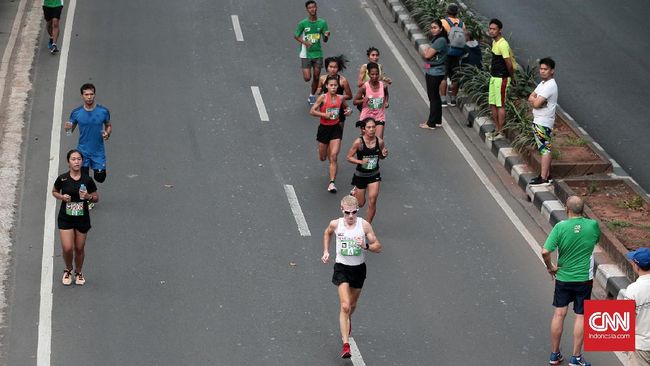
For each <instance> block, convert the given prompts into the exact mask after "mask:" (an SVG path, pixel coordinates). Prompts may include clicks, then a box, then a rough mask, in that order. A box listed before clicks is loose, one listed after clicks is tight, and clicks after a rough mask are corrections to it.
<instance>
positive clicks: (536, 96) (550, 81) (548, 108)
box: [528, 57, 557, 185]
mask: <svg viewBox="0 0 650 366" xmlns="http://www.w3.org/2000/svg"><path fill="white" fill-rule="evenodd" d="M554 75H555V61H553V59H552V58H550V57H545V58H543V59H541V60H539V76H540V77H541V78H542V81H541V82H540V83H539V85H537V88H535V91H534V92H532V93H531V94H530V96H528V103H530V105H531V106H532V107H533V134H534V135H535V142H536V143H537V151H539V153H540V155H542V171H541V172H540V173H539V176H537V177H535V178H533V179H532V180H531V181H530V183H529V184H531V185H539V184H548V183H549V182H550V180H551V179H550V176H551V134H552V132H553V125H554V124H555V107H556V106H557V84H556V83H555V79H554V78H553V76H554Z"/></svg>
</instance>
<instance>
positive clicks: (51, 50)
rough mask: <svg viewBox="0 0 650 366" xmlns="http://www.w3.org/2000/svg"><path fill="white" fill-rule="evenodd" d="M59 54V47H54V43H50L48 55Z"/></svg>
mask: <svg viewBox="0 0 650 366" xmlns="http://www.w3.org/2000/svg"><path fill="white" fill-rule="evenodd" d="M57 52H59V47H57V46H56V43H52V47H50V53H51V54H55V53H57Z"/></svg>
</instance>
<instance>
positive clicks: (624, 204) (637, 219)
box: [553, 176, 650, 281]
mask: <svg viewBox="0 0 650 366" xmlns="http://www.w3.org/2000/svg"><path fill="white" fill-rule="evenodd" d="M553 184H554V186H555V194H556V196H557V197H558V198H559V199H560V200H561V201H562V202H566V199H567V198H568V197H569V196H572V195H576V196H579V197H582V198H583V199H584V200H585V203H586V206H585V214H586V215H587V217H589V218H591V219H594V220H597V221H598V223H599V226H600V229H601V238H600V245H601V247H602V248H603V249H604V250H605V252H607V254H608V255H609V256H610V257H611V258H612V259H613V260H614V262H615V263H616V264H618V265H619V267H620V268H621V269H623V271H624V272H625V275H626V276H627V277H628V278H629V279H630V280H631V281H633V280H634V278H635V277H636V276H635V274H634V271H633V270H632V266H631V265H630V263H629V262H628V260H627V258H626V257H625V255H626V254H627V253H628V251H630V250H636V249H638V248H639V247H644V246H645V247H648V246H650V199H649V198H648V196H647V195H646V194H645V193H643V191H642V190H641V189H640V188H639V187H638V186H637V185H636V184H634V183H632V182H631V181H630V180H628V179H612V178H608V177H596V176H593V177H584V178H569V179H565V180H559V181H555V182H554V183H553Z"/></svg>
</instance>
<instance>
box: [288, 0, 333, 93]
mask: <svg viewBox="0 0 650 366" xmlns="http://www.w3.org/2000/svg"><path fill="white" fill-rule="evenodd" d="M305 8H306V9H307V14H308V15H309V16H308V17H307V18H305V19H303V20H301V21H300V23H298V27H296V32H295V33H294V35H293V38H294V39H295V40H296V41H298V43H300V63H301V67H302V77H303V79H305V81H306V82H310V81H311V93H310V94H309V99H308V102H309V104H314V103H315V102H316V89H318V78H319V77H320V69H321V68H322V67H323V50H322V49H321V44H320V40H321V38H322V39H323V42H327V40H328V39H329V36H330V31H329V29H328V27H327V22H326V21H325V19H322V18H319V17H318V15H317V12H318V6H317V5H316V2H315V1H313V0H309V1H307V2H306V3H305ZM312 69H313V78H312Z"/></svg>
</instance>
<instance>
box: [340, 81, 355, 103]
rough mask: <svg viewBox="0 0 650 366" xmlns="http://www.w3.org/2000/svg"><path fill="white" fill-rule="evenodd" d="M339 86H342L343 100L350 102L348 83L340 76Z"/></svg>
mask: <svg viewBox="0 0 650 366" xmlns="http://www.w3.org/2000/svg"><path fill="white" fill-rule="evenodd" d="M341 86H343V92H344V93H345V94H343V96H344V98H345V100H350V99H352V90H351V89H350V83H348V79H346V78H344V77H343V76H341Z"/></svg>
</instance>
